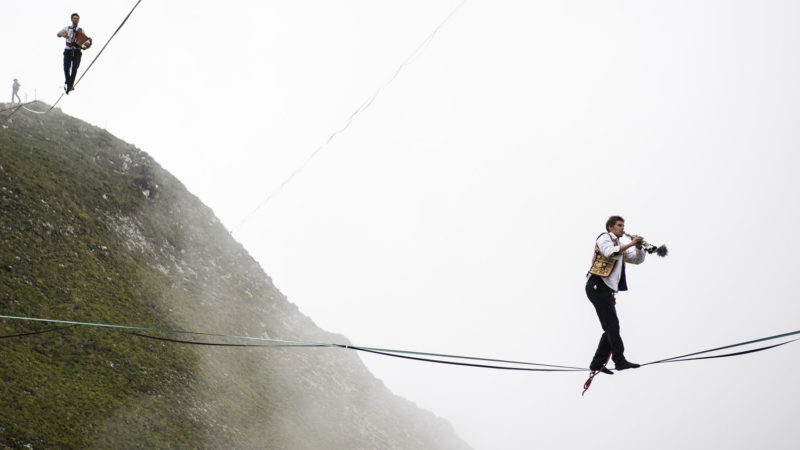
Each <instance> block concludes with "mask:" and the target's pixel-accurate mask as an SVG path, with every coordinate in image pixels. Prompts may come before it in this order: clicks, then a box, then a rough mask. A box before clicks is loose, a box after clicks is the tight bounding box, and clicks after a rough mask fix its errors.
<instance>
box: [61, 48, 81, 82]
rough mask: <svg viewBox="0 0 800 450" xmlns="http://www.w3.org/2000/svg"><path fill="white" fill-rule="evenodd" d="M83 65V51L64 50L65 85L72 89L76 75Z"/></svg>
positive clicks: (75, 49)
mask: <svg viewBox="0 0 800 450" xmlns="http://www.w3.org/2000/svg"><path fill="white" fill-rule="evenodd" d="M80 65H81V50H80V49H79V48H71V49H70V48H67V49H64V83H65V84H66V85H67V86H69V87H72V86H73V85H74V84H75V75H77V74H78V66H80Z"/></svg>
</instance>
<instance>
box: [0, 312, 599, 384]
mask: <svg viewBox="0 0 800 450" xmlns="http://www.w3.org/2000/svg"><path fill="white" fill-rule="evenodd" d="M0 319H10V320H20V321H32V322H46V323H57V324H68V325H73V326H78V325H80V326H85V327H95V328H104V329H111V330H117V331H122V332H127V333H128V334H135V335H136V336H139V337H144V338H150V339H157V340H162V341H168V342H175V343H182V344H193V345H215V346H229V347H247V346H251V347H256V346H258V345H253V344H249V345H248V344H224V343H222V344H221V343H211V342H197V341H190V340H183V339H171V338H163V337H155V336H151V335H145V334H143V333H162V334H182V335H189V336H205V337H218V338H226V339H241V340H249V341H259V342H269V343H271V345H263V344H262V345H261V346H262V347H278V346H283V347H328V348H341V349H346V350H356V351H362V352H367V353H374V354H379V355H384V356H394V357H398V358H404V359H412V360H418V361H425V362H433V363H440V364H452V365H459V366H468V367H483V368H488V369H505V370H522V371H545V372H574V371H586V370H588V369H586V368H584V367H570V366H558V365H553V364H540V363H532V362H525V361H511V360H504V359H493V358H479V357H475V356H463V355H451V354H443V353H429V352H418V351H411V350H398V349H388V348H375V347H362V346H357V345H350V344H335V343H327V342H309V341H294V340H287V339H275V338H266V337H254V336H238V335H230V334H221V333H204V332H197V331H186V330H165V329H159V328H148V327H137V326H130V325H114V324H107V323H94V322H78V321H71V320H56V319H43V318H36V317H20V316H8V315H0ZM275 344H280V345H275ZM410 355H413V356H410ZM423 356H424V357H426V358H422V357H423ZM434 358H437V359H434ZM442 358H447V359H442ZM452 359H455V360H469V361H480V362H486V363H503V364H506V365H492V364H474V363H466V362H457V361H450V360H452ZM511 364H513V365H516V366H512V365H511ZM517 366H537V367H545V369H539V368H535V369H533V368H530V367H517Z"/></svg>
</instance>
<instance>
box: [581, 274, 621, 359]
mask: <svg viewBox="0 0 800 450" xmlns="http://www.w3.org/2000/svg"><path fill="white" fill-rule="evenodd" d="M586 296H587V297H589V301H591V302H592V305H593V306H594V309H595V311H597V318H598V319H600V325H601V326H602V327H603V334H602V335H601V336H600V343H598V344H597V351H596V352H595V354H594V358H592V363H591V364H590V365H589V368H590V369H592V370H597V369H599V368H601V367H603V364H605V363H606V361H607V360H608V356H609V354H610V355H611V359H613V360H614V363H615V364H616V363H621V362H623V361H625V355H624V352H625V346H624V345H623V344H622V337H620V335H619V319H618V318H617V308H616V306H614V296H613V291H612V290H611V288H610V287H608V286H606V283H605V282H604V281H603V279H602V278H601V277H599V276H597V275H592V276H590V277H589V279H588V280H587V281H586Z"/></svg>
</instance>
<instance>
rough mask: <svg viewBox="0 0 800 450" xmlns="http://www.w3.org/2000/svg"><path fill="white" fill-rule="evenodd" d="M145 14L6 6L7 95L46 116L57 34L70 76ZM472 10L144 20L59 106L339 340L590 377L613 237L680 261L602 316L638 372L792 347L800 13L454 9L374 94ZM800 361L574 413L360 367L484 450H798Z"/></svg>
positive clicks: (724, 364)
mask: <svg viewBox="0 0 800 450" xmlns="http://www.w3.org/2000/svg"><path fill="white" fill-rule="evenodd" d="M134 3H135V2H133V1H131V2H118V1H115V2H101V1H71V2H66V1H34V2H14V3H12V2H4V3H3V5H2V6H0V11H2V16H3V17H5V18H6V19H7V20H6V22H7V24H6V27H7V28H8V33H9V34H8V36H10V38H9V39H7V40H5V42H4V44H3V47H2V48H3V50H4V54H5V58H4V61H3V63H2V65H0V81H4V82H5V83H6V85H7V91H6V92H7V94H4V95H6V96H7V98H10V95H11V83H12V80H13V78H19V80H20V82H21V83H22V88H21V90H20V95H22V96H23V98H25V97H24V96H25V95H27V98H28V100H32V99H33V96H34V91H35V95H36V96H37V97H38V98H44V99H45V100H46V101H48V102H51V103H52V102H53V101H55V99H56V98H57V96H58V95H59V93H60V89H61V85H62V84H63V72H62V68H61V65H62V62H61V58H62V56H61V52H62V51H63V48H64V44H63V39H57V38H56V37H55V35H56V33H57V32H58V31H59V30H60V29H61V28H63V27H64V26H66V25H67V24H68V23H69V15H70V14H71V13H72V12H78V13H79V14H80V15H81V26H83V27H84V29H85V31H86V33H87V34H88V35H89V36H91V37H92V38H93V39H94V46H93V47H92V49H90V50H88V51H85V52H84V55H83V61H82V64H81V67H82V69H85V68H86V67H87V66H88V64H89V62H90V61H91V58H93V57H94V56H95V55H96V52H97V51H99V49H100V48H101V46H102V44H104V43H105V41H106V40H107V38H108V37H109V36H110V35H111V33H113V31H114V30H115V29H116V27H117V26H118V25H119V23H120V22H121V20H122V19H123V18H124V16H125V15H126V14H127V13H128V11H129V10H130V8H131V7H132V6H133V4H134ZM460 4H461V2H460V1H458V0H453V1H436V2H430V1H427V2H426V1H413V0H412V1H406V2H387V1H371V2H369V1H344V2H342V1H335V2H323V1H299V2H290V3H289V2H263V3H258V4H253V3H251V2H243V1H236V0H234V1H231V2H226V3H224V4H220V3H219V2H210V1H191V2H190V1H183V0H181V1H171V2H151V1H148V0H144V1H143V2H142V3H141V5H140V6H139V7H138V8H137V10H136V11H135V12H134V14H133V16H131V18H130V19H129V21H128V23H127V24H126V25H125V27H124V28H123V29H122V30H121V31H120V33H119V34H118V35H117V36H116V37H115V38H114V40H113V41H112V42H111V44H110V45H109V47H108V48H107V49H106V50H105V52H104V53H103V55H102V56H101V57H100V59H98V61H97V63H96V64H95V65H94V67H92V69H91V71H90V72H89V73H88V74H87V75H86V77H85V78H84V79H83V80H82V81H81V83H80V84H79V85H78V87H77V89H76V91H75V92H74V93H73V94H71V95H70V96H68V97H65V98H64V99H62V100H61V102H60V103H59V107H60V108H62V109H63V110H64V111H65V112H66V113H68V114H71V115H74V116H76V117H78V118H81V119H83V120H86V121H88V122H90V123H93V124H96V125H98V126H100V127H103V128H106V129H107V130H108V131H110V132H111V133H113V134H115V135H116V136H118V137H120V138H122V139H124V140H126V141H128V142H131V143H133V144H135V145H136V146H138V147H140V148H141V149H143V150H144V151H146V152H148V153H149V154H151V155H152V156H153V157H154V158H155V159H156V160H157V161H158V162H159V163H160V164H162V165H163V166H164V167H165V168H166V169H167V170H169V171H170V172H171V173H173V174H174V175H175V176H176V177H178V178H179V179H180V180H181V181H182V182H183V183H185V185H186V186H187V187H188V189H189V190H190V191H191V192H193V193H194V194H196V195H197V196H198V197H200V199H201V200H202V201H203V202H204V203H206V204H207V205H209V206H210V207H211V208H212V209H213V210H214V212H215V213H216V214H217V216H218V217H219V218H220V219H221V220H222V222H223V223H224V224H226V226H227V227H228V229H231V230H233V236H234V237H235V238H236V239H237V240H238V241H240V242H242V244H243V245H244V246H245V247H246V248H247V249H248V251H249V252H250V253H251V254H252V255H253V256H254V258H255V259H257V260H258V261H259V262H260V264H261V266H262V267H263V268H264V270H265V272H266V273H267V274H268V275H269V276H271V277H272V279H273V280H274V282H275V284H276V286H277V287H278V288H279V289H280V290H281V291H282V292H283V293H284V294H286V295H287V296H288V298H289V300H290V301H291V302H293V303H295V304H297V305H298V306H299V308H300V310H301V311H302V312H303V313H305V314H307V315H308V316H310V317H311V318H312V319H313V320H314V321H315V322H316V323H317V324H318V325H319V326H321V327H322V328H324V329H326V330H329V331H332V332H336V333H341V334H343V335H345V336H347V337H348V338H349V339H350V340H352V341H353V343H354V344H357V345H363V346H373V347H386V348H398V349H409V350H419V351H429V352H438V353H451V354H453V353H454V354H465V355H472V356H483V357H493V358H501V359H514V360H525V361H533V362H540V363H549V364H563V365H577V366H586V365H588V363H589V360H590V359H591V356H592V355H593V352H594V349H595V346H596V342H597V339H598V338H599V335H600V333H601V329H600V326H599V323H598V320H597V318H596V316H595V313H594V310H593V308H592V307H591V304H590V303H589V301H588V300H587V299H586V298H585V295H584V293H583V284H584V275H585V273H586V270H587V269H588V266H589V262H590V258H591V252H592V248H593V245H594V244H593V241H594V239H595V237H596V236H597V235H598V234H599V233H600V232H602V231H603V224H604V222H605V220H606V218H607V217H608V216H609V215H611V214H620V215H622V216H623V217H625V219H626V228H627V230H628V231H629V232H632V233H636V234H641V235H643V236H644V237H645V239H646V240H648V241H649V242H651V243H654V244H656V245H660V244H664V243H666V244H667V245H668V246H669V248H670V255H669V256H668V257H667V258H665V259H661V258H657V257H655V256H652V255H651V256H648V258H647V260H646V261H645V263H644V264H643V265H641V266H636V267H631V270H630V271H629V275H628V277H629V286H630V291H629V292H627V293H623V294H620V295H619V296H618V304H617V308H618V314H619V316H620V321H621V325H622V336H623V339H624V340H625V344H626V355H627V357H628V358H629V359H630V360H632V361H635V362H639V363H644V362H649V361H653V360H657V359H662V358H666V357H671V356H676V355H679V354H683V353H689V352H692V351H698V350H704V349H707V348H712V347H716V346H722V345H726V344H732V343H737V342H741V341H745V340H749V339H755V338H760V337H764V336H770V335H774V334H779V333H784V332H790V331H795V330H797V329H800V326H798V324H799V322H798V317H800V307H799V306H798V304H797V302H796V300H795V298H794V297H793V296H792V293H793V288H794V285H795V282H796V272H797V269H798V263H797V254H798V252H799V251H800V244H798V241H797V239H796V238H795V235H796V233H795V230H796V224H797V222H798V218H800V214H799V211H800V209H799V208H798V202H797V197H798V189H799V188H800V182H799V181H798V180H797V177H796V173H797V169H798V167H800V156H798V143H800V135H799V134H800V133H798V127H797V123H798V118H799V117H800V115H799V113H800V108H799V107H798V100H800V89H798V84H797V80H798V79H800V64H799V63H798V59H797V56H796V55H798V54H800V52H798V50H800V48H798V47H800V39H799V38H800V31H798V29H797V27H796V25H795V22H796V20H795V18H796V17H798V13H800V11H799V9H800V5H797V4H796V3H794V2H789V1H766V2H758V3H755V2H746V1H734V2H723V1H699V2H681V1H678V2H670V3H669V4H661V3H657V2H624V1H601V2H597V1H594V2H592V1H566V2H539V3H528V2H521V1H496V2H491V3H490V2H476V1H468V2H466V3H464V4H463V6H462V7H460V8H459V9H458V10H457V11H456V13H455V15H453V16H452V18H451V19H450V20H449V21H448V22H447V23H446V24H445V25H444V26H443V27H442V28H441V29H440V30H439V32H438V33H437V34H436V36H435V37H434V39H433V40H432V41H430V43H429V45H427V46H425V48H424V49H423V51H421V52H420V53H418V54H416V56H415V57H414V58H413V59H412V61H411V62H410V64H408V65H407V66H405V67H404V68H403V69H402V71H401V72H400V74H399V75H398V76H397V77H396V78H395V79H394V80H393V81H392V82H391V83H389V84H388V85H387V84H386V83H387V81H388V80H390V79H391V78H392V75H393V74H394V73H395V71H396V70H397V69H398V67H399V66H400V65H401V64H402V63H403V62H404V61H406V59H407V58H408V57H409V55H411V54H412V53H413V52H414V50H415V49H416V48H418V46H419V45H420V44H421V43H422V42H423V41H425V39H426V38H427V37H428V36H429V35H430V33H431V32H432V31H433V30H434V29H436V27H437V26H439V25H440V24H441V23H442V21H443V20H444V19H445V18H446V17H447V16H448V15H449V14H450V13H451V12H452V11H453V10H454V9H455V8H457V7H458V6H459V5H460ZM378 89H381V91H380V93H379V95H378V97H377V98H376V99H375V101H374V102H373V103H372V104H371V105H370V106H369V108H367V109H366V110H364V111H362V112H361V113H359V114H358V115H357V116H356V117H355V118H354V120H353V122H352V123H351V124H350V126H349V127H348V128H347V129H346V130H345V131H344V132H342V133H340V134H338V135H336V136H335V138H334V139H333V140H331V141H330V143H329V144H328V145H325V142H326V140H327V139H328V138H329V136H331V134H332V133H334V132H335V131H336V130H339V129H341V128H342V126H343V125H345V124H346V122H347V120H348V118H349V117H350V115H351V114H352V113H353V112H354V111H355V110H357V109H358V108H359V106H360V105H362V104H363V102H364V101H366V100H368V99H369V98H371V97H372V96H373V94H374V93H375V92H376V91H377V90H378ZM321 145H324V147H323V148H322V149H321V150H320V151H319V153H317V154H316V156H315V157H314V158H313V159H312V160H311V162H310V163H308V164H307V165H306V166H305V168H304V169H303V170H302V171H301V172H299V173H298V174H297V175H296V176H295V177H294V178H293V179H292V180H291V182H290V183H288V184H287V185H286V186H285V187H284V188H283V189H281V190H280V192H279V193H278V194H277V195H274V196H272V197H270V195H271V194H272V193H274V192H275V191H276V189H278V187H279V186H280V185H281V183H282V182H283V181H285V180H286V179H287V177H289V176H290V174H291V173H293V172H294V171H295V170H296V169H297V168H298V167H301V166H302V165H303V164H304V162H305V161H306V160H307V159H308V158H309V156H310V155H311V154H312V153H313V152H314V151H315V150H316V149H318V148H320V146H321ZM76 182H80V180H76ZM267 198H269V201H267V202H266V203H264V202H265V200H266V199H267ZM260 205H261V207H260V208H258V207H259V206H260ZM256 208H258V210H257V211H256V212H255V213H253V211H254V210H255V209H256ZM132 325H136V324H132ZM198 331H206V332H225V331H227V330H198ZM278 338H286V339H302V336H285V337H284V336H280V337H278ZM798 348H800V347H796V346H794V345H791V346H785V347H781V348H779V349H775V350H771V351H768V352H762V353H757V354H754V355H748V356H742V357H737V358H728V359H719V360H711V361H698V362H685V363H676V364H665V365H658V366H652V367H645V368H641V369H638V370H636V371H626V372H622V373H617V374H616V375H614V376H613V377H609V376H601V377H598V378H597V379H595V382H594V384H593V386H592V388H591V390H589V391H588V392H587V394H586V396H585V397H581V396H580V391H581V387H582V385H583V382H584V380H585V378H586V373H567V374H564V373H552V374H551V373H527V372H520V373H517V372H510V371H493V370H486V369H471V368H460V367H451V366H444V365H433V364H425V363H420V362H411V361H403V360H398V359H394V358H384V357H380V356H374V355H363V354H362V355H360V357H361V358H362V360H363V361H364V362H365V363H366V365H367V366H368V367H369V368H370V370H371V371H372V372H373V373H374V374H375V375H376V376H377V377H378V378H380V379H382V380H383V381H384V382H385V383H386V384H387V385H388V386H389V388H390V389H391V390H392V391H394V392H395V393H397V394H399V395H401V396H404V397H406V398H408V399H410V400H412V401H413V402H415V403H417V404H418V405H419V406H421V407H423V408H426V409H429V410H431V411H433V412H434V413H435V414H437V415H439V416H441V417H444V418H446V419H448V420H449V421H450V422H451V423H452V424H453V426H454V427H455V429H456V431H457V432H458V433H459V434H460V435H461V436H462V437H463V438H464V439H465V440H467V442H469V443H470V444H471V445H473V446H474V447H475V448H485V449H488V448H511V449H523V448H535V447H545V448H575V447H578V446H599V447H601V448H605V447H617V448H642V447H646V448H656V449H658V448H664V449H666V448H673V447H675V446H676V445H678V446H681V447H685V448H708V447H716V448H730V449H749V448H754V447H759V448H776V449H789V448H794V446H795V445H796V444H795V443H796V441H797V439H798V437H800V432H799V431H798V430H797V428H796V426H795V423H796V413H795V412H794V408H793V403H794V401H796V400H797V399H798V394H800V387H798V386H797V384H796V382H795V380H794V378H795V377H794V376H792V374H793V373H794V372H796V370H797V369H798V368H800V363H799V362H798V359H797V354H798V353H797V352H798Z"/></svg>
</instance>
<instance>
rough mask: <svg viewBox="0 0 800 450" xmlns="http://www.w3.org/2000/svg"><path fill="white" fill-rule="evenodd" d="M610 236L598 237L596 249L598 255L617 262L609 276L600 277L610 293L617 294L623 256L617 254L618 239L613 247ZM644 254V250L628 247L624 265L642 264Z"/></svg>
mask: <svg viewBox="0 0 800 450" xmlns="http://www.w3.org/2000/svg"><path fill="white" fill-rule="evenodd" d="M611 236H612V235H611V233H603V234H601V235H600V237H598V238H597V247H598V248H599V249H600V253H602V254H603V256H605V257H606V258H611V259H615V260H617V261H618V262H617V263H614V268H613V269H612V270H611V274H610V275H609V276H607V277H602V278H603V281H604V282H605V283H606V286H608V287H609V288H611V290H612V291H614V292H617V290H618V288H619V279H620V277H621V276H622V257H623V255H622V254H621V253H620V252H619V249H620V245H619V239H617V245H614V241H613V240H612V239H611ZM614 238H616V236H614ZM646 254H647V253H645V251H644V250H642V249H639V248H636V246H633V247H629V248H628V249H627V250H625V255H624V256H625V263H630V264H641V263H643V262H644V257H645V255H646Z"/></svg>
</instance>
